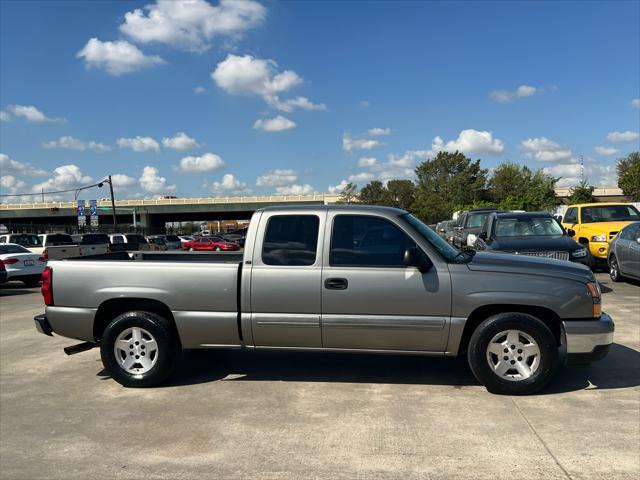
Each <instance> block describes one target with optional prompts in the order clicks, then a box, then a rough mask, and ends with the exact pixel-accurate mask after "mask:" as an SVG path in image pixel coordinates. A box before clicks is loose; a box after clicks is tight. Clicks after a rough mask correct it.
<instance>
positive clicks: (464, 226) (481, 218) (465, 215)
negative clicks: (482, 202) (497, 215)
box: [452, 207, 503, 248]
mask: <svg viewBox="0 0 640 480" xmlns="http://www.w3.org/2000/svg"><path fill="white" fill-rule="evenodd" d="M501 211H503V210H499V209H497V208H494V207H482V208H474V209H473V210H469V211H468V212H462V213H461V214H460V216H459V217H458V224H457V225H456V226H455V228H454V232H453V242H452V243H453V244H454V245H455V246H456V247H458V248H462V247H467V246H468V247H473V246H475V243H476V239H477V238H478V235H479V234H480V232H481V231H482V227H483V226H484V222H485V221H486V220H487V217H488V216H489V214H490V213H491V212H501Z"/></svg>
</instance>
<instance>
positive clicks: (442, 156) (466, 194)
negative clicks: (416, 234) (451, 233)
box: [413, 151, 487, 223]
mask: <svg viewBox="0 0 640 480" xmlns="http://www.w3.org/2000/svg"><path fill="white" fill-rule="evenodd" d="M416 175H417V177H418V182H417V186H416V193H415V201H414V204H413V210H414V212H415V213H416V214H417V215H418V216H419V217H420V218H422V219H423V220H425V221H426V222H428V223H435V222H439V221H441V220H446V219H448V218H451V215H452V214H453V212H454V211H455V210H456V209H458V208H460V207H461V206H463V205H472V204H474V203H476V202H479V201H482V200H485V199H486V198H485V197H486V190H485V186H486V183H487V170H486V169H483V168H481V167H480V160H476V161H475V162H474V161H471V159H469V158H467V157H466V156H465V155H464V154H463V153H460V152H457V151H456V152H453V153H450V152H439V153H438V154H437V155H436V156H435V157H434V158H432V159H430V160H426V161H424V162H422V163H421V164H420V165H418V167H417V168H416Z"/></svg>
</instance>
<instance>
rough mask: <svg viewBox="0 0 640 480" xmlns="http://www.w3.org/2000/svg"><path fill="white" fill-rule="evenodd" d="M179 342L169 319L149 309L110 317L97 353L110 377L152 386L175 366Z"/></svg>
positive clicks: (158, 382)
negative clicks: (111, 318) (110, 319)
mask: <svg viewBox="0 0 640 480" xmlns="http://www.w3.org/2000/svg"><path fill="white" fill-rule="evenodd" d="M179 355H180V345H179V344H178V342H177V339H176V338H175V337H174V335H173V333H172V331H171V326H170V324H169V322H168V321H167V320H166V319H165V318H163V317H161V316H160V315H157V314H155V313H151V312H143V311H131V312H126V313H123V314H121V315H119V316H117V317H116V318H114V319H113V320H112V321H111V323H109V325H107V328H106V329H105V331H104V333H103V335H102V339H101V340H100V356H101V357H102V363H103V365H104V367H105V369H106V370H107V371H108V372H109V374H110V375H111V377H112V378H113V379H114V380H115V381H116V382H118V383H120V384H121V385H124V386H125V387H153V386H156V385H159V384H161V383H162V382H164V381H165V380H166V379H167V378H169V376H170V375H171V373H172V372H173V370H174V368H175V364H176V361H177V359H178V357H179Z"/></svg>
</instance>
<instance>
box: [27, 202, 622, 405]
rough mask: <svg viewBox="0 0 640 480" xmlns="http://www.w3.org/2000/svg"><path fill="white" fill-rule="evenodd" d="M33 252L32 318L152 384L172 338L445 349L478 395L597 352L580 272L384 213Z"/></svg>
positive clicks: (352, 209)
mask: <svg viewBox="0 0 640 480" xmlns="http://www.w3.org/2000/svg"><path fill="white" fill-rule="evenodd" d="M104 257H106V258H101V259H98V260H93V259H91V258H87V259H71V260H63V261H52V262H49V264H48V266H47V268H46V270H45V272H44V274H43V285H42V292H43V296H44V299H45V304H46V305H47V307H46V313H45V314H44V315H39V316H37V317H36V318H35V322H36V327H37V329H38V330H39V331H40V332H42V333H45V334H48V335H51V333H52V332H55V333H56V334H59V335H62V336H65V337H70V338H75V339H79V340H83V341H84V342H85V343H83V344H80V345H76V346H73V347H68V349H67V353H75V352H78V351H82V350H86V349H88V348H91V347H94V346H98V345H99V346H100V351H101V357H102V361H103V363H104V366H105V368H106V369H107V370H108V371H109V372H110V374H111V375H112V377H113V378H114V379H115V380H116V381H118V382H120V383H121V384H123V385H125V386H129V387H138V386H140V387H146V386H153V385H157V384H159V383H161V382H163V381H165V380H166V379H167V378H168V377H169V375H170V374H171V373H172V371H173V370H174V367H175V365H176V360H177V357H178V355H179V354H180V352H181V350H182V349H195V348H247V349H253V348H260V349H295V350H314V351H316V350H324V351H335V352H372V353H391V354H410V355H434V356H449V357H455V356H458V355H462V354H466V356H467V358H468V361H469V365H470V366H471V370H472V371H473V373H474V375H475V376H476V378H477V379H478V380H479V381H480V382H481V383H482V384H483V385H485V386H486V387H487V389H488V390H489V391H491V392H496V393H505V394H527V393H532V392H535V391H537V390H539V389H541V388H543V387H544V386H545V385H546V384H547V382H548V381H549V380H550V379H551V377H552V375H553V373H554V371H555V370H556V367H557V366H558V364H559V363H560V360H559V359H560V355H559V354H560V351H561V350H564V349H566V352H567V355H566V360H567V362H568V363H569V364H582V365H584V364H589V363H591V362H592V361H595V360H599V359H601V358H603V357H604V356H605V355H606V353H607V351H608V349H609V347H610V345H611V343H612V342H613V330H614V325H613V322H612V320H611V318H610V317H609V316H607V315H606V314H605V313H603V312H602V310H601V295H600V288H599V286H598V283H597V281H596V280H595V279H594V276H593V274H592V273H591V271H590V270H589V269H588V268H587V267H585V266H583V265H576V264H573V263H570V262H564V261H560V260H552V259H546V258H535V257H518V256H515V255H505V254H498V253H482V252H481V253H477V254H474V252H472V251H465V250H462V251H460V250H457V249H455V248H453V247H452V246H450V245H449V244H447V243H446V242H445V241H444V240H443V239H442V238H440V237H439V236H438V235H437V234H436V233H435V232H434V231H433V230H431V229H430V228H428V227H427V226H425V225H424V224H423V223H422V222H420V221H419V220H418V219H416V218H415V217H413V216H412V215H410V214H408V213H406V212H404V211H402V210H397V209H393V208H386V207H366V206H347V205H345V206H340V205H338V206H319V207H288V208H280V207H276V208H267V209H264V210H259V211H257V212H255V214H254V215H253V218H252V220H251V224H250V226H249V230H248V233H247V239H246V244H245V250H244V253H243V254H234V253H218V254H210V253H189V252H184V253H151V252H133V253H126V252H121V253H115V254H111V255H110V256H109V255H107V256H104Z"/></svg>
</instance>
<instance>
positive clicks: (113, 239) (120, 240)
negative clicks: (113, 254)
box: [111, 235, 124, 243]
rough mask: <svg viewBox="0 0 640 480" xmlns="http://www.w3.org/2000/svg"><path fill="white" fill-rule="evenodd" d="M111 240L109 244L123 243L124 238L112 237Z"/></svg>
mask: <svg viewBox="0 0 640 480" xmlns="http://www.w3.org/2000/svg"><path fill="white" fill-rule="evenodd" d="M111 238H112V240H111V243H124V237H123V236H122V235H114V236H113V237H111Z"/></svg>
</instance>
